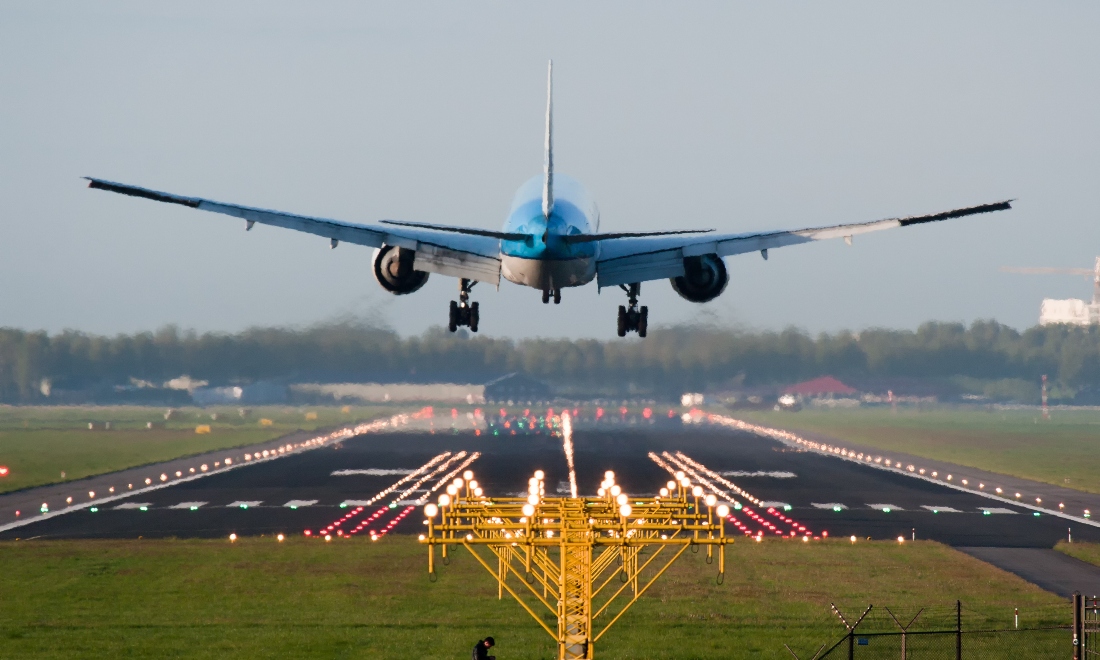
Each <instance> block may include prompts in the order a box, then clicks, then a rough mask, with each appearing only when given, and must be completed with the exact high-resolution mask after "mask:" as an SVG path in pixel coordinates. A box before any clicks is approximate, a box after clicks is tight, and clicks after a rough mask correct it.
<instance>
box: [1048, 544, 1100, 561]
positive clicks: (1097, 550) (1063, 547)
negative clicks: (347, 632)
mask: <svg viewBox="0 0 1100 660" xmlns="http://www.w3.org/2000/svg"><path fill="white" fill-rule="evenodd" d="M1054 549H1055V550H1057V551H1059V552H1064V553H1066V554H1067V555H1069V556H1070V557H1076V558H1078V559H1080V560H1081V561H1087V562H1088V563H1090V564H1095V565H1096V566H1100V543H1080V542H1076V543H1066V542H1065V541H1059V542H1058V545H1056V546H1054Z"/></svg>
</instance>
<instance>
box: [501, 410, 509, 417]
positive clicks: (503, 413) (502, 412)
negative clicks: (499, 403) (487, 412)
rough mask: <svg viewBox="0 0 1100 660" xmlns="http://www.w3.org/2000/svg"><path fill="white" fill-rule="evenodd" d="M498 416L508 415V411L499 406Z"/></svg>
mask: <svg viewBox="0 0 1100 660" xmlns="http://www.w3.org/2000/svg"><path fill="white" fill-rule="evenodd" d="M500 416H501V417H507V416H508V411H507V410H505V409H504V408H501V409H500Z"/></svg>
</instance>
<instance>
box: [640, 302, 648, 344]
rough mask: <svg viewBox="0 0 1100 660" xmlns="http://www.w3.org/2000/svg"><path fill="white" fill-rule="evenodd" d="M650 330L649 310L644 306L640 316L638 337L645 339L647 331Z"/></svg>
mask: <svg viewBox="0 0 1100 660" xmlns="http://www.w3.org/2000/svg"><path fill="white" fill-rule="evenodd" d="M648 328H649V308H648V307H646V306H645V305H642V308H641V311H640V313H639V314H638V336H639V337H645V333H646V330H647V329H648Z"/></svg>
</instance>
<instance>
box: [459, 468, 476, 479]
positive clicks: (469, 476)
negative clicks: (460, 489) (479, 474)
mask: <svg viewBox="0 0 1100 660" xmlns="http://www.w3.org/2000/svg"><path fill="white" fill-rule="evenodd" d="M462 478H463V479H465V480H466V481H469V480H471V479H473V478H474V471H473V470H466V471H465V472H463V473H462Z"/></svg>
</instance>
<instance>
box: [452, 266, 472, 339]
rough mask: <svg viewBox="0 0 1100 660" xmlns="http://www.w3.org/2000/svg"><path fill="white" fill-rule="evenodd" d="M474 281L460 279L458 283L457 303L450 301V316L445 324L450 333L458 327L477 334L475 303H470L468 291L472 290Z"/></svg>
mask: <svg viewBox="0 0 1100 660" xmlns="http://www.w3.org/2000/svg"><path fill="white" fill-rule="evenodd" d="M475 284H477V282H476V281H473V280H468V279H466V278H462V279H460V280H459V281H458V302H455V301H453V300H452V301H451V310H450V311H451V316H450V319H449V320H448V322H447V329H448V330H450V331H451V332H454V331H456V330H458V328H459V326H465V327H467V328H469V329H470V332H477V321H478V318H477V316H478V315H477V303H476V302H470V289H472V288H474V285H475Z"/></svg>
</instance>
